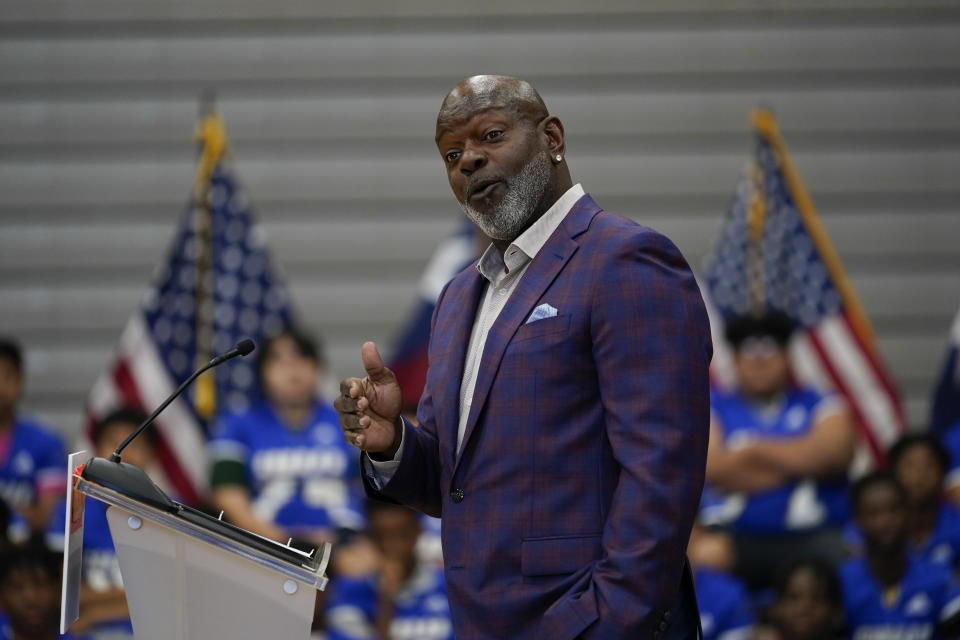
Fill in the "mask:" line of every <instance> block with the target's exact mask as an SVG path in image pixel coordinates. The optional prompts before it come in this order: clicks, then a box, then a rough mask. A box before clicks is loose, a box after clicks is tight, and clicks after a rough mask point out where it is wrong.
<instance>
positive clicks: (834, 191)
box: [0, 0, 960, 433]
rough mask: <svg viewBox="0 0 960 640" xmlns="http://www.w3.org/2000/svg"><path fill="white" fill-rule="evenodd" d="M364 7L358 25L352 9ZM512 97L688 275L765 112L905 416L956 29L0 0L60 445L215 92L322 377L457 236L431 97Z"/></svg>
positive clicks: (27, 311)
mask: <svg viewBox="0 0 960 640" xmlns="http://www.w3.org/2000/svg"><path fill="white" fill-rule="evenodd" d="M356 4H360V3H356ZM474 73H505V74H511V75H519V76H523V77H526V78H528V79H530V80H531V81H533V82H534V84H535V85H536V86H538V88H539V89H540V90H541V93H542V94H543V96H544V98H545V99H546V101H547V104H548V106H549V107H550V108H551V110H552V111H553V112H554V113H556V114H558V115H559V116H560V117H561V118H562V120H563V121H564V123H565V124H566V128H567V133H568V149H569V151H568V160H569V163H570V166H571V168H572V170H573V172H574V175H575V177H576V178H578V179H579V180H581V181H582V182H583V183H584V185H585V187H586V188H587V190H588V191H590V192H591V193H592V194H593V195H594V196H595V197H596V199H597V200H598V201H599V202H600V203H601V204H602V205H604V206H605V207H606V208H608V209H612V210H615V211H619V212H621V213H624V214H626V215H629V216H631V217H633V218H635V219H637V220H640V221H642V222H644V223H645V224H648V225H650V226H653V227H655V228H657V229H660V230H662V231H664V232H666V233H667V234H668V235H670V236H672V237H673V238H674V239H675V241H676V242H677V243H678V245H679V246H680V247H681V249H683V250H684V252H685V253H686V254H687V256H688V258H689V259H690V260H691V262H692V263H694V264H695V265H696V264H699V263H700V262H701V260H702V258H703V255H704V253H705V252H706V249H707V247H708V245H709V243H710V241H711V240H712V238H713V236H714V234H715V232H716V230H717V228H718V226H719V223H720V221H721V218H722V216H723V214H724V211H725V209H726V206H727V204H728V203H729V201H730V199H731V197H732V194H733V188H734V185H735V182H736V180H737V177H738V174H739V172H740V170H741V167H742V166H743V163H744V161H745V159H746V157H747V153H748V151H749V149H750V139H749V136H748V132H747V125H746V113H747V110H748V109H749V108H750V107H751V106H753V105H755V104H758V103H760V104H764V105H768V106H771V107H773V108H774V109H775V111H776V112H777V113H778V115H779V117H780V122H781V128H782V130H783V132H784V135H785V136H786V139H787V141H788V143H789V144H790V145H791V148H792V149H793V151H794V157H795V160H796V162H797V164H798V166H799V169H800V171H801V174H802V176H803V178H804V179H805V180H806V183H807V186H808V187H809V189H810V191H811V193H812V194H813V197H814V201H815V202H816V203H817V205H818V208H819V210H820V213H821V216H822V218H823V220H824V223H825V225H826V227H827V228H828V230H829V232H830V233H831V235H832V237H833V239H834V241H835V243H836V245H837V248H838V250H839V253H840V255H841V257H842V259H843V261H844V263H845V264H846V267H847V269H848V271H849V273H850V275H851V277H852V279H853V282H854V285H855V287H856V289H857V291H858V292H859V293H860V295H861V297H862V299H863V302H864V304H865V306H866V308H867V310H868V312H869V314H870V316H871V318H872V320H873V322H874V324H875V328H876V331H877V334H878V337H879V341H880V346H881V348H882V350H883V353H884V355H885V357H886V359H887V361H888V362H889V364H890V365H891V367H892V369H893V371H894V374H895V376H896V378H897V380H898V381H899V383H900V386H901V388H902V389H903V391H904V392H905V395H906V399H907V405H908V411H909V415H910V417H911V419H912V420H914V421H915V422H918V423H921V422H923V421H924V420H925V418H926V411H927V403H928V395H929V390H930V387H931V384H932V381H933V379H934V376H935V373H936V370H937V368H938V366H939V363H940V359H941V356H942V353H943V349H944V347H945V343H946V334H947V330H948V326H949V324H950V321H951V318H952V315H953V313H954V312H955V311H956V309H957V305H958V303H960V251H958V249H957V244H958V241H960V211H958V209H960V197H958V196H960V188H958V168H960V4H958V3H957V2H920V1H911V0H900V1H886V2H884V1H880V0H875V1H866V0H859V1H858V0H835V1H832V2H827V1H815V0H814V1H810V2H804V1H802V0H792V1H787V0H784V1H780V2H774V1H767V2H760V1H746V0H743V1H734V2H723V3H721V2H714V1H710V2H708V1H706V0H700V1H697V0H674V1H667V0H659V1H654V2H647V3H642V4H640V5H639V6H633V5H632V4H631V3H618V2H609V1H608V2H596V3H590V4H589V5H587V4H585V3H584V4H582V5H581V4H580V3H575V2H570V1H566V2H564V1H558V2H537V3H527V4H523V5H518V4H516V3H507V2H487V3H483V4H482V5H476V6H464V5H463V4H461V3H456V4H454V3H436V4H435V3H429V2H424V1H422V0H421V1H413V2H407V3H396V5H395V4H394V3H392V2H388V1H386V0H380V1H378V2H373V3H367V4H365V5H363V6H354V3H350V2H327V3H322V2H312V1H311V2H295V1H293V0H284V1H281V2H269V3H266V2H260V1H259V0H237V1H236V2H233V3H230V4H228V5H227V4H225V5H218V4H215V3H213V2H210V1H209V0H196V1H194V2H150V3H148V2H111V1H107V0H87V1H85V2H82V3H78V2H74V1H73V0H52V1H48V2H36V1H28V2H10V1H4V2H0V333H12V334H14V335H17V336H19V337H20V338H22V339H23V341H24V342H25V343H26V345H27V346H28V366H29V375H28V389H27V398H26V402H25V403H24V405H25V407H24V408H25V409H26V410H28V411H31V412H35V413H38V414H40V415H41V416H42V417H44V418H46V419H48V420H50V421H51V422H53V423H54V424H55V425H56V426H58V427H59V428H60V429H62V430H63V431H65V432H68V433H72V432H74V431H75V430H76V428H77V425H78V424H79V422H80V416H81V410H82V404H83V399H84V397H85V394H86V392H87V390H88V388H89V387H90V385H91V383H92V381H93V379H94V377H95V376H96V374H97V373H98V372H99V371H100V369H101V368H102V367H103V366H104V365H105V364H106V362H107V361H108V359H109V356H110V353H111V350H112V348H113V345H114V342H115V341H116V339H117V337H118V335H119V330H120V328H121V327H122V325H123V323H124V321H125V319H126V318H127V316H128V315H129V314H130V312H131V311H132V310H133V309H134V308H135V306H136V305H137V303H138V300H139V298H140V296H141V295H142V293H143V291H144V289H145V286H146V283H147V281H148V279H149V277H150V273H151V269H152V267H153V265H155V264H156V263H157V262H158V261H159V260H160V259H161V257H162V256H163V254H164V251H165V248H166V245H167V243H168V241H169V240H170V238H171V235H172V232H173V226H174V224H175V220H176V218H177V216H178V215H179V213H180V212H181V210H182V208H183V205H184V203H185V201H186V198H187V194H188V192H189V189H190V185H191V179H192V173H193V168H194V149H193V147H192V145H191V140H190V136H191V133H192V129H193V126H194V124H195V118H196V111H197V102H198V96H199V94H200V93H201V91H203V90H204V89H209V88H212V89H215V90H216V91H217V93H218V97H219V103H220V106H221V110H222V111H223V113H224V115H225V118H226V122H227V127H228V132H229V133H230V135H231V139H232V142H233V148H234V151H235V158H236V165H237V168H238V171H239V174H240V176H241V178H242V179H243V180H244V181H245V183H246V185H247V186H248V187H249V191H250V193H251V195H252V197H253V199H254V203H255V207H256V210H257V211H258V213H259V216H260V218H261V219H262V220H263V221H264V223H265V226H266V229H267V231H268V233H269V237H270V242H271V245H272V247H273V249H274V252H275V254H276V256H277V257H278V259H279V262H280V263H281V265H282V266H283V268H284V269H285V271H286V273H287V276H288V279H289V281H290V283H291V285H292V289H293V293H294V295H295V298H296V301H297V303H298V306H299V308H300V311H301V313H302V316H303V317H304V319H305V320H306V321H307V323H308V324H309V325H310V326H311V327H313V328H314V329H316V330H317V331H319V332H320V333H322V334H323V335H324V336H325V337H326V339H327V342H328V345H329V351H330V354H331V360H332V366H333V369H334V372H335V374H336V375H346V374H352V373H355V372H357V371H358V369H359V360H358V358H359V353H358V349H359V344H360V343H361V341H363V340H365V339H375V340H378V341H380V342H381V343H384V344H386V343H388V342H389V339H390V337H391V336H392V335H393V332H394V330H395V328H396V327H397V326H398V325H399V324H400V323H401V322H402V320H403V319H404V317H405V314H406V312H407V311H408V310H409V309H410V307H411V305H412V302H413V300H414V298H415V292H416V284H417V279H418V277H419V274H420V272H421V270H422V268H423V266H424V264H425V261H426V259H427V258H428V257H429V254H430V253H431V250H432V248H433V247H434V246H435V245H436V244H437V242H438V241H439V240H440V239H441V238H443V237H444V236H445V235H446V234H447V233H448V232H449V231H451V230H452V229H453V228H454V227H455V225H456V224H457V221H458V219H459V218H458V216H459V215H460V214H459V210H458V209H457V207H456V206H455V204H454V202H453V199H452V196H451V195H450V194H449V190H448V187H447V186H446V182H445V178H444V172H443V169H442V166H441V162H440V159H439V156H438V155H437V153H436V150H435V149H434V148H433V144H432V137H433V120H434V117H435V114H436V109H437V107H438V106H439V102H440V100H441V98H442V96H443V95H444V93H445V92H446V90H447V89H448V88H449V87H450V86H451V85H452V84H453V83H454V82H455V81H457V80H459V79H460V78H461V77H463V76H466V75H471V74H474Z"/></svg>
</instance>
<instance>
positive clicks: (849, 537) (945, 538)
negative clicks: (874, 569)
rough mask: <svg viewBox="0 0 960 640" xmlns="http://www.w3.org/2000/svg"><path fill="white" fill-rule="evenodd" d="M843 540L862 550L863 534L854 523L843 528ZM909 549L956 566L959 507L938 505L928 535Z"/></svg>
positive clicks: (959, 543) (959, 554) (959, 559)
mask: <svg viewBox="0 0 960 640" xmlns="http://www.w3.org/2000/svg"><path fill="white" fill-rule="evenodd" d="M844 541H845V542H846V544H847V546H849V547H850V550H851V551H852V552H853V553H855V554H857V553H860V551H861V550H862V548H863V535H862V534H861V533H860V529H859V528H858V527H857V525H856V524H855V523H853V522H851V523H850V524H849V525H848V526H847V528H846V529H845V530H844ZM911 551H912V552H913V554H914V555H915V556H917V557H918V558H920V559H921V560H925V561H927V562H932V563H934V564H939V565H943V566H945V567H949V568H951V569H955V568H957V566H958V565H960V509H957V508H956V507H954V506H953V505H951V504H946V503H944V504H942V505H940V513H939V514H938V515H937V523H936V524H935V525H934V527H933V531H932V532H931V533H930V537H929V538H927V539H926V540H925V541H924V542H923V544H921V545H919V546H915V547H913V548H912V549H911Z"/></svg>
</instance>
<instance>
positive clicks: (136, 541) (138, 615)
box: [74, 460, 330, 640]
mask: <svg viewBox="0 0 960 640" xmlns="http://www.w3.org/2000/svg"><path fill="white" fill-rule="evenodd" d="M98 462H100V460H98ZM102 462H104V463H106V461H102ZM88 467H89V463H88ZM85 476H87V474H86V473H84V474H82V475H77V476H74V481H75V484H74V489H75V490H76V491H78V492H80V493H82V494H85V495H86V496H89V497H91V498H95V499H97V500H102V501H103V502H105V503H107V504H108V505H110V507H109V509H108V510H107V521H108V522H109V525H110V533H111V535H112V536H113V543H114V546H115V547H116V550H117V556H118V558H119V561H120V571H121V573H122V574H123V584H124V589H125V590H126V594H127V604H128V605H129V608H130V619H131V621H132V622H133V631H134V635H135V637H136V638H137V640H218V639H221V638H222V639H223V640H236V639H237V638H249V639H261V638H265V639H269V640H273V639H281V638H282V639H283V640H295V639H302V640H307V639H308V638H309V637H310V626H311V622H312V621H313V609H314V602H315V598H316V596H315V593H316V590H317V589H320V590H322V589H324V588H325V587H326V584H327V578H326V576H325V575H324V572H325V571H326V567H327V563H328V561H329V559H330V544H329V543H324V544H323V545H322V546H320V547H317V548H315V549H313V550H311V551H309V552H305V551H301V550H299V549H296V548H294V547H292V546H289V545H283V544H280V543H276V542H273V541H272V540H268V539H266V538H263V537H260V536H258V535H255V534H253V533H251V532H249V531H246V530H244V529H240V528H239V527H235V526H233V525H231V524H229V523H227V522H223V521H222V520H220V519H219V518H215V517H211V516H209V515H207V514H205V513H202V512H200V511H197V510H195V509H191V508H189V507H187V506H185V505H182V504H179V503H177V502H175V501H172V500H169V499H166V501H162V500H156V499H148V500H144V499H141V496H139V494H137V493H136V492H129V491H125V490H123V488H122V487H119V486H114V487H110V486H105V485H109V484H111V483H109V482H106V483H101V482H96V481H94V480H93V479H92V478H90V477H89V476H88V477H85ZM158 491H159V490H158ZM131 493H132V495H131ZM160 495H162V494H160ZM163 498H166V496H163Z"/></svg>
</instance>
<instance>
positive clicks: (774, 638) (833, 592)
mask: <svg viewBox="0 0 960 640" xmlns="http://www.w3.org/2000/svg"><path fill="white" fill-rule="evenodd" d="M775 590H776V596H775V598H774V601H773V604H772V605H771V606H770V610H769V614H768V617H769V626H767V627H764V628H763V629H762V630H761V632H760V633H758V636H757V637H758V638H759V639H760V640H832V639H834V638H835V639H837V640H839V639H840V638H843V637H844V635H843V607H842V606H841V602H842V600H841V595H840V581H839V580H838V579H837V574H836V572H835V571H834V570H833V567H832V566H830V565H829V564H827V563H826V562H823V561H822V560H815V559H806V560H795V561H793V562H791V563H789V564H788V565H786V566H784V567H782V569H781V570H780V572H779V575H778V577H777V580H776V583H775Z"/></svg>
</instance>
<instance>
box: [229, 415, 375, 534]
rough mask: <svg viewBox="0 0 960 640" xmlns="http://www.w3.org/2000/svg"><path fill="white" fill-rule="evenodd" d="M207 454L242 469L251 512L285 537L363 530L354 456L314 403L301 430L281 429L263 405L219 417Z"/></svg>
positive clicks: (280, 423) (333, 420)
mask: <svg viewBox="0 0 960 640" xmlns="http://www.w3.org/2000/svg"><path fill="white" fill-rule="evenodd" d="M210 452H211V457H212V458H213V462H214V463H216V462H218V461H221V460H233V461H238V462H241V463H242V464H243V465H244V468H245V469H246V481H247V487H248V488H249V490H250V496H251V500H252V506H253V510H254V512H255V513H256V514H257V515H258V516H259V517H260V518H262V519H264V520H266V521H268V522H273V523H275V524H277V525H279V526H281V527H283V528H284V529H286V530H288V531H291V532H295V531H296V530H297V529H303V530H304V531H308V530H310V529H317V528H337V527H343V528H348V529H360V528H362V527H363V525H364V516H363V502H362V493H361V488H360V486H361V485H360V474H359V464H358V463H357V456H358V453H357V451H356V450H354V449H353V448H352V447H351V446H350V445H348V444H347V443H346V442H345V441H344V439H343V434H342V431H341V430H340V427H339V418H338V417H337V414H336V412H335V411H334V410H333V409H332V408H331V407H328V406H327V405H324V404H321V403H319V402H318V403H317V404H316V406H315V408H314V412H313V415H312V417H311V418H310V420H309V422H308V423H307V426H306V427H304V428H303V429H291V428H289V427H287V426H286V425H285V424H284V423H283V421H282V420H281V419H280V417H279V416H277V414H276V413H275V412H274V411H273V409H272V408H271V407H270V406H269V405H267V404H265V403H261V404H257V405H255V406H253V407H252V408H250V409H249V410H247V411H245V412H243V413H231V414H225V415H223V416H221V417H220V419H219V422H218V427H217V430H216V432H215V435H214V437H213V439H212V440H211V442H210Z"/></svg>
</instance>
